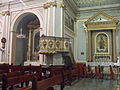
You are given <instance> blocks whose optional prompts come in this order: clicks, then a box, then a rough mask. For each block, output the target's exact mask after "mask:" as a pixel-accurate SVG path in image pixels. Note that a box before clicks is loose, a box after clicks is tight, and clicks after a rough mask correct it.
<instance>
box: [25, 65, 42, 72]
mask: <svg viewBox="0 0 120 90" xmlns="http://www.w3.org/2000/svg"><path fill="white" fill-rule="evenodd" d="M24 70H25V72H28V73H35V72H41V71H42V68H41V65H40V66H31V65H28V66H24Z"/></svg>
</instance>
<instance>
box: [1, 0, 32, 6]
mask: <svg viewBox="0 0 120 90" xmlns="http://www.w3.org/2000/svg"><path fill="white" fill-rule="evenodd" d="M23 1H24V2H28V1H33V0H23ZM18 3H20V1H16V0H15V1H9V0H8V2H4V3H0V7H2V6H5V5H8V4H11V5H12V4H18Z"/></svg>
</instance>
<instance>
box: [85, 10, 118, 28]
mask: <svg viewBox="0 0 120 90" xmlns="http://www.w3.org/2000/svg"><path fill="white" fill-rule="evenodd" d="M98 18H100V20H98ZM102 18H106V19H107V20H105V21H102ZM118 23H119V21H118V20H117V19H116V18H114V17H112V16H110V15H107V14H106V13H104V12H102V11H100V12H98V13H96V14H95V15H93V16H92V17H91V18H89V19H88V20H87V21H86V22H85V25H86V27H87V28H88V30H93V29H96V28H104V29H105V28H108V27H110V28H116V26H117V25H118Z"/></svg>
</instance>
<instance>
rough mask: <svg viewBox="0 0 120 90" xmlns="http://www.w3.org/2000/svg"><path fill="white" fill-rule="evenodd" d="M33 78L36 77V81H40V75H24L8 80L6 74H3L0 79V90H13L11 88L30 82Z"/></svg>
mask: <svg viewBox="0 0 120 90" xmlns="http://www.w3.org/2000/svg"><path fill="white" fill-rule="evenodd" d="M34 76H36V77H37V78H38V80H40V79H41V76H40V73H34V74H29V75H26V74H25V75H20V76H16V77H11V78H9V77H8V75H7V74H4V75H3V77H2V90H8V88H9V87H10V90H13V86H15V85H17V84H21V83H24V82H28V81H31V80H32V79H33V77H34ZM26 88H27V87H23V89H24V90H26ZM21 90H22V89H21Z"/></svg>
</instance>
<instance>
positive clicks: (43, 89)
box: [32, 75, 64, 90]
mask: <svg viewBox="0 0 120 90" xmlns="http://www.w3.org/2000/svg"><path fill="white" fill-rule="evenodd" d="M58 84H59V85H60V87H61V88H60V90H63V88H64V84H63V77H62V75H55V76H53V77H50V78H47V79H44V80H41V81H38V80H37V78H36V77H34V79H33V80H32V90H47V89H48V88H49V87H52V86H54V85H58Z"/></svg>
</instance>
